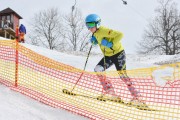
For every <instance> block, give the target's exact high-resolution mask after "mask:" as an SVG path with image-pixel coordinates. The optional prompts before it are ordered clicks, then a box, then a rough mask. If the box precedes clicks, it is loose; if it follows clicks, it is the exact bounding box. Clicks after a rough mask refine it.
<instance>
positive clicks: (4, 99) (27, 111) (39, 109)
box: [0, 38, 180, 120]
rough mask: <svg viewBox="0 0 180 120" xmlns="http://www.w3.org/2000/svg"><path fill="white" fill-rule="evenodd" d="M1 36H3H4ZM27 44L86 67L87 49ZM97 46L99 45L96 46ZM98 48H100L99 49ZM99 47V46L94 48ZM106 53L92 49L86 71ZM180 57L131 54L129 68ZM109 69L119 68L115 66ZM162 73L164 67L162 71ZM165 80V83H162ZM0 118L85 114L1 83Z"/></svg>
mask: <svg viewBox="0 0 180 120" xmlns="http://www.w3.org/2000/svg"><path fill="white" fill-rule="evenodd" d="M0 39H1V38H0ZM22 45H23V46H25V47H27V48H29V49H31V50H33V51H35V52H37V53H39V54H41V55H43V56H46V57H49V58H51V59H53V60H56V61H59V62H62V63H64V64H68V65H71V66H74V67H76V68H79V69H83V68H84V64H85V61H86V55H87V53H79V52H74V53H63V52H58V51H53V50H49V49H46V48H42V47H37V46H33V45H30V44H26V43H24V44H22ZM93 49H97V48H93ZM97 50H98V49H97ZM94 51H95V50H94ZM102 57H103V56H102V54H99V52H98V54H96V53H91V54H90V57H89V59H88V63H87V67H86V71H93V69H94V67H95V66H96V64H97V63H98V62H99V60H100V59H101V58H102ZM177 61H180V57H179V56H178V55H171V56H166V55H135V54H134V55H129V54H127V69H137V68H146V67H152V66H158V65H161V64H164V63H172V62H177ZM109 70H115V67H114V66H113V67H111V68H110V69H109ZM167 72H168V74H170V75H171V74H172V73H171V69H170V70H168V69H167V70H165V72H164V74H166V73H167ZM160 73H162V71H161V72H160ZM160 84H161V83H160ZM163 84H164V83H163ZM0 91H1V92H0V96H1V97H0V101H1V104H0V120H85V119H87V118H84V117H82V116H78V115H74V114H72V113H69V112H67V111H64V110H61V109H56V108H52V107H49V106H47V105H44V104H42V103H40V102H38V101H35V100H33V99H31V98H29V97H27V96H24V95H22V94H20V93H17V92H14V91H12V90H10V89H9V88H7V87H5V86H3V85H0Z"/></svg>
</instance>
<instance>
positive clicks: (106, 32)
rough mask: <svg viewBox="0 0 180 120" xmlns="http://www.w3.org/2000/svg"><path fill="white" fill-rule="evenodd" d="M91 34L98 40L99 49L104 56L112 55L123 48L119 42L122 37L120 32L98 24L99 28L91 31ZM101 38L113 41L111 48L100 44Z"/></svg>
mask: <svg viewBox="0 0 180 120" xmlns="http://www.w3.org/2000/svg"><path fill="white" fill-rule="evenodd" d="M93 35H94V36H95V37H96V39H97V41H98V45H99V46H100V48H101V51H102V52H103V54H104V55H105V56H113V55H115V54H117V53H119V52H121V51H122V50H124V48H123V46H122V44H121V42H120V41H121V39H122V37H123V33H122V32H119V31H116V30H112V29H109V28H106V27H103V26H100V27H99V29H98V30H97V31H96V32H94V33H93ZM103 39H106V40H108V41H109V42H112V43H113V46H112V48H108V47H105V46H103V45H101V41H102V40H103ZM104 50H105V51H104Z"/></svg>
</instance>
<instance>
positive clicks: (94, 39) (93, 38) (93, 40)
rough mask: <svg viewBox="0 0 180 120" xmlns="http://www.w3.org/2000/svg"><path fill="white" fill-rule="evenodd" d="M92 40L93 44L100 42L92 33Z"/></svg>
mask: <svg viewBox="0 0 180 120" xmlns="http://www.w3.org/2000/svg"><path fill="white" fill-rule="evenodd" d="M90 42H91V43H92V44H93V45H97V44H98V41H97V39H96V37H95V36H94V35H92V37H91V39H90Z"/></svg>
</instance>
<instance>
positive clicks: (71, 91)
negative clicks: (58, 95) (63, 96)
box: [71, 45, 92, 92]
mask: <svg viewBox="0 0 180 120" xmlns="http://www.w3.org/2000/svg"><path fill="white" fill-rule="evenodd" d="M91 49H92V45H91V47H90V49H89V52H88V55H87V58H86V62H85V65H84V69H83V72H82V73H81V75H80V77H79V79H78V80H77V81H76V83H75V85H74V87H73V88H72V90H71V92H72V91H73V90H74V88H75V87H76V85H77V83H78V82H79V80H80V79H81V77H82V75H83V74H84V71H85V69H86V65H87V61H88V58H89V54H90V52H91Z"/></svg>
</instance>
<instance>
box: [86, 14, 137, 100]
mask: <svg viewBox="0 0 180 120" xmlns="http://www.w3.org/2000/svg"><path fill="white" fill-rule="evenodd" d="M85 22H86V26H87V28H88V30H90V31H91V32H92V37H91V39H90V42H91V43H92V44H94V45H97V44H98V45H99V47H100V49H101V51H102V53H103V54H104V57H103V58H102V59H101V60H100V61H99V63H98V64H97V65H96V67H95V69H94V71H95V72H103V71H105V70H106V69H108V68H109V67H111V66H112V65H113V64H114V65H115V67H116V69H117V71H118V73H119V75H120V78H121V80H123V81H124V82H125V84H126V85H127V88H128V89H129V91H130V93H131V95H132V96H133V100H138V98H139V96H140V94H139V92H138V91H137V90H136V89H135V87H134V86H133V84H132V82H131V81H130V78H129V77H128V76H127V74H126V72H125V70H126V54H125V51H124V47H123V46H122V43H121V39H122V38H123V33H122V32H119V31H116V30H112V29H110V28H107V27H104V26H101V19H100V17H99V16H98V15H96V14H90V15H88V16H87V17H86V19H85ZM98 77H99V79H100V83H101V85H102V86H103V90H104V91H105V94H107V95H110V96H115V91H114V88H113V85H112V83H111V81H107V80H106V79H105V76H103V75H99V74H98Z"/></svg>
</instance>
